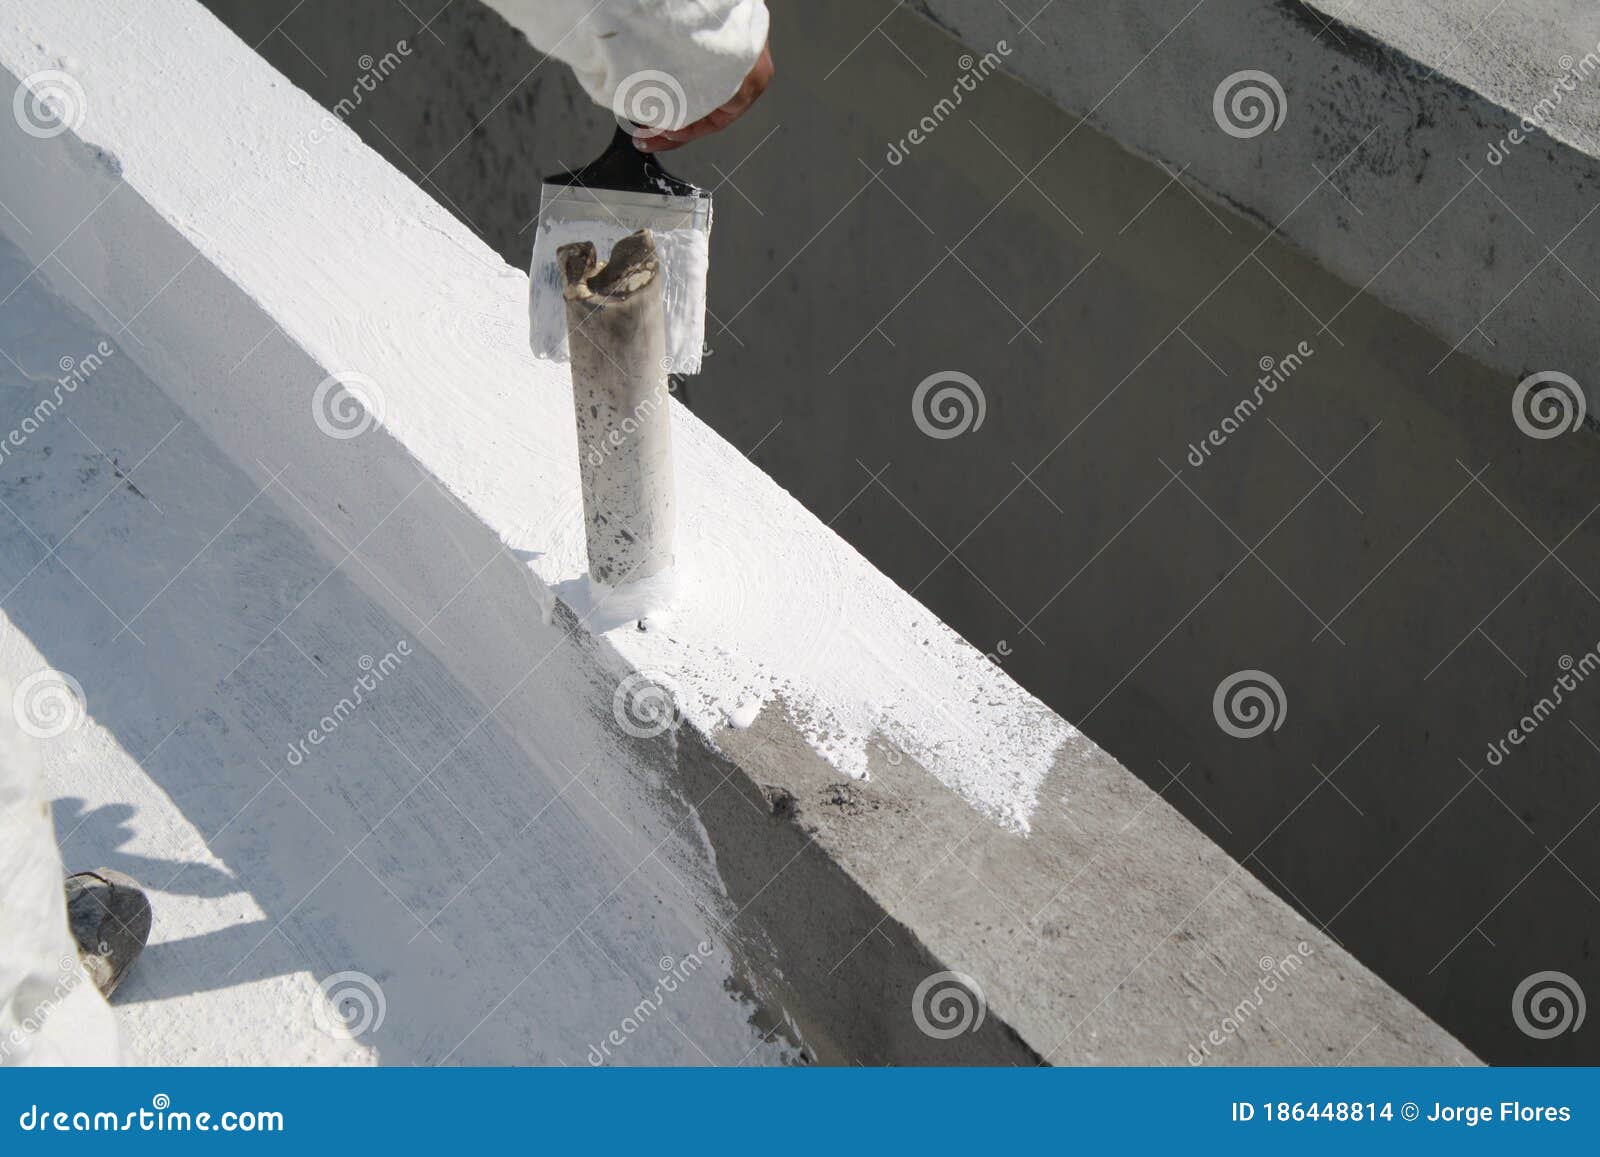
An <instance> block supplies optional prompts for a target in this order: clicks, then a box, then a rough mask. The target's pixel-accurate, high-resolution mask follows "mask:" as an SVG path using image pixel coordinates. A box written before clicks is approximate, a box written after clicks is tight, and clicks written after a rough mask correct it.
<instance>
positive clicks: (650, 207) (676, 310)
mask: <svg viewBox="0 0 1600 1157" xmlns="http://www.w3.org/2000/svg"><path fill="white" fill-rule="evenodd" d="M538 220H539V228H538V231H537V232H536V233H535V235H534V241H533V264H532V266H531V268H530V269H529V271H528V276H529V281H530V283H531V285H530V295H529V304H528V307H529V315H530V321H531V334H532V345H533V354H534V356H535V357H538V358H545V359H548V360H550V361H556V362H565V361H567V360H568V357H569V347H568V341H567V318H566V308H565V302H564V300H563V297H562V291H563V289H564V285H563V280H562V270H561V267H560V264H559V262H558V261H557V258H556V251H557V250H558V249H560V248H561V246H563V245H567V244H570V243H574V242H579V241H588V242H590V243H591V244H593V245H594V246H595V248H596V250H597V251H598V252H600V253H607V252H609V251H610V250H611V247H612V246H613V245H614V244H615V243H616V242H617V241H619V240H621V239H622V238H623V237H626V236H628V234H630V233H633V232H635V231H637V230H639V229H648V230H649V231H650V234H651V236H652V238H653V240H654V242H655V248H656V255H657V260H658V261H659V263H660V273H661V280H662V284H661V299H662V309H663V312H664V317H665V323H666V331H665V336H666V353H665V354H664V355H663V356H664V358H665V361H664V363H663V368H665V369H666V370H668V371H670V372H671V373H675V374H696V373H699V372H700V353H701V348H702V346H703V345H704V343H705V329H706V271H707V268H708V266H709V264H710V260H711V249H710V240H711V194H710V193H709V192H708V191H706V190H705V189H701V188H698V187H697V186H695V185H691V184H689V182H687V181H681V180H679V179H678V178H676V177H674V176H672V175H671V174H670V173H668V172H667V171H666V170H665V169H663V168H662V167H661V163H660V162H659V161H658V160H657V159H656V158H655V157H654V156H652V155H650V154H649V153H642V152H640V151H639V150H638V149H636V148H634V146H633V139H632V136H631V134H630V133H629V132H628V130H627V129H624V128H620V127H619V128H618V129H617V132H616V135H615V136H613V137H612V139H611V145H610V147H609V148H607V149H606V151H605V152H604V153H603V154H601V156H600V157H599V159H597V160H595V161H592V162H590V163H589V164H588V165H585V166H584V167H583V168H581V169H578V170H575V171H574V172H570V173H562V174H559V175H558V176H553V177H547V178H545V181H544V185H543V188H542V189H541V190H540V196H539V218H538Z"/></svg>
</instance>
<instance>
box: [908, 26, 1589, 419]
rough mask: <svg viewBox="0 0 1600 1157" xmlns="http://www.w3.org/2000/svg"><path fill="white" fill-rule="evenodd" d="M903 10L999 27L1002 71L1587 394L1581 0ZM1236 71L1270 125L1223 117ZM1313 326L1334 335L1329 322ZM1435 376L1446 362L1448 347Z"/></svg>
mask: <svg viewBox="0 0 1600 1157" xmlns="http://www.w3.org/2000/svg"><path fill="white" fill-rule="evenodd" d="M915 6H916V7H917V8H918V9H919V10H921V11H922V12H923V13H924V14H925V15H927V16H929V17H930V18H931V19H933V20H934V21H936V22H937V23H939V24H941V25H942V26H944V27H945V28H947V29H948V30H950V31H951V32H952V33H953V34H955V35H956V36H958V37H960V38H961V39H962V40H964V41H966V43H968V44H969V45H972V46H973V47H974V49H975V50H976V51H979V52H981V51H983V50H985V49H990V48H992V47H993V46H994V45H995V44H996V43H997V42H998V41H1000V40H1005V41H1006V43H1007V45H1008V47H1009V49H1010V52H1009V54H1007V55H1005V56H1004V58H1003V61H1002V66H1003V67H1004V68H1006V69H1008V70H1010V71H1011V72H1013V73H1014V74H1015V75H1017V76H1018V77H1020V78H1022V79H1023V80H1025V81H1027V82H1028V83H1029V84H1031V85H1033V86H1034V87H1035V88H1037V89H1039V90H1040V91H1042V92H1043V93H1045V94H1046V95H1047V96H1049V97H1050V98H1051V99H1053V100H1054V101H1056V102H1057V103H1058V104H1060V105H1061V106H1062V107H1063V108H1065V109H1067V110H1069V111H1071V112H1074V113H1077V114H1079V115H1081V116H1084V117H1086V118H1087V119H1088V120H1089V121H1091V122H1092V123H1093V124H1095V125H1097V126H1099V127H1101V128H1102V129H1104V130H1105V131H1106V132H1108V133H1110V134H1111V135H1112V136H1114V137H1115V138H1116V139H1117V140H1118V141H1119V142H1121V143H1122V144H1123V145H1124V146H1126V147H1127V148H1129V149H1131V150H1133V151H1135V152H1137V153H1140V154H1142V155H1145V156H1149V157H1152V158H1155V159H1158V160H1160V161H1163V162H1167V163H1169V164H1171V165H1172V166H1173V167H1174V168H1181V169H1182V172H1183V178H1182V179H1183V180H1185V181H1187V182H1189V183H1190V184H1192V185H1194V186H1196V187H1198V188H1201V189H1203V190H1206V191H1208V192H1210V193H1211V194H1212V195H1213V196H1215V197H1217V198H1219V199H1220V200H1222V201H1224V202H1226V203H1227V204H1229V205H1231V206H1232V207H1234V208H1235V209H1237V210H1239V211H1240V212H1242V213H1245V214H1247V215H1249V216H1252V217H1254V218H1256V219H1258V220H1260V221H1262V222H1264V223H1265V224H1266V225H1267V226H1268V227H1269V228H1272V229H1273V230H1274V231H1275V232H1276V233H1278V234H1279V235H1281V236H1283V237H1285V238H1287V239H1288V240H1290V241H1292V242H1294V243H1295V244H1296V245H1298V246H1299V247H1300V248H1302V249H1303V250H1305V251H1306V252H1307V253H1309V254H1311V255H1312V256H1313V257H1314V258H1316V260H1317V261H1318V262H1319V263H1321V264H1322V265H1324V266H1325V267H1327V268H1328V269H1330V270H1332V271H1333V272H1335V273H1337V274H1338V275H1340V276H1341V277H1342V278H1344V279H1345V280H1346V281H1348V282H1350V283H1351V284H1352V285H1355V286H1358V287H1361V288H1363V289H1365V290H1367V291H1368V292H1370V293H1372V294H1373V295H1374V296H1376V297H1377V298H1379V299H1380V300H1381V301H1383V302H1384V303H1385V304H1387V305H1389V306H1391V307H1393V308H1394V309H1397V310H1399V311H1400V312H1402V313H1405V314H1407V315H1409V316H1411V317H1412V318H1415V319H1416V320H1418V321H1420V322H1421V323H1422V324H1424V325H1425V326H1427V327H1428V328H1429V329H1431V330H1432V331H1433V332H1435V333H1437V334H1438V335H1440V336H1442V337H1443V338H1444V339H1445V341H1446V342H1447V343H1449V344H1451V345H1452V346H1453V349H1454V352H1455V354H1456V355H1464V356H1469V357H1473V358H1476V359H1478V360H1480V361H1482V362H1484V363H1486V364H1488V365H1490V366H1493V367H1496V368H1498V369H1502V370H1506V371H1509V372H1510V373H1512V374H1516V375H1518V376H1521V375H1523V374H1526V373H1529V372H1532V371H1538V370H1559V371H1562V372H1565V373H1568V374H1570V375H1571V376H1573V377H1575V378H1577V379H1578V380H1579V381H1580V383H1581V384H1583V385H1584V387H1585V388H1586V390H1587V391H1588V395H1589V402H1590V407H1589V408H1590V411H1591V413H1592V412H1593V411H1594V410H1595V402H1596V401H1597V400H1600V380H1597V379H1596V378H1595V376H1594V375H1593V373H1592V372H1591V371H1592V367H1593V366H1594V365H1595V364H1596V363H1597V362H1600V327H1597V326H1596V325H1595V324H1594V321H1595V311H1596V309H1600V303H1597V301H1596V298H1595V292H1596V290H1594V289H1591V288H1588V286H1593V285H1594V279H1593V278H1592V277H1591V276H1590V275H1589V273H1588V272H1587V271H1589V270H1593V269H1596V268H1600V221H1597V220H1596V219H1595V218H1594V217H1592V216H1591V214H1592V213H1593V212H1594V210H1595V207H1596V204H1597V203H1600V132H1597V130H1596V127H1595V126H1596V123H1597V120H1596V110H1597V109H1600V11H1596V9H1595V8H1594V6H1593V5H1589V4H1585V3H1582V2H1581V0H1560V2H1558V3H1554V4H1548V3H1534V2H1533V0H1516V2H1514V3H1509V4H1507V3H1497V2H1496V0H1472V2H1470V3H1460V2H1456V0H1418V2H1414V3H1407V4H1394V3H1391V2H1389V0H1305V2H1302V0H1199V2H1198V3H1197V2H1196V0H1132V2H1131V3H1121V4H1099V5H1096V4H1089V5H1083V4H1072V5H1069V4H1050V5H1044V6H1043V7H1042V8H1040V9H1039V11H1038V12H1037V14H1030V13H1022V14H1021V15H1020V16H1018V15H1014V14H1013V9H1011V8H1009V7H1008V6H1006V5H996V4H990V3H986V2H985V0H915ZM1030 17H1031V18H1030ZM1023 21H1025V22H1026V24H1025V27H1024V26H1023V24H1022V23H1021V22H1023ZM1246 70H1249V71H1255V72H1262V73H1266V74H1268V75H1269V76H1270V77H1271V78H1272V80H1273V82H1274V83H1276V85H1277V86H1278V88H1279V89H1280V91H1281V93H1282V97H1281V99H1278V98H1277V97H1272V96H1269V100H1270V101H1271V106H1272V108H1271V115H1270V116H1269V120H1271V121H1273V122H1274V123H1277V121H1276V117H1277V113H1278V112H1279V111H1280V110H1281V111H1282V113H1283V116H1282V120H1281V123H1277V127H1276V128H1273V129H1269V128H1267V127H1266V126H1265V125H1261V126H1259V131H1257V128H1258V126H1257V125H1255V124H1253V123H1242V124H1240V125H1236V126H1234V129H1235V131H1234V132H1228V131H1224V129H1223V128H1222V127H1221V126H1220V123H1219V120H1218V118H1217V115H1216V113H1215V100H1216V98H1217V95H1218V91H1219V89H1220V88H1222V86H1223V85H1224V82H1225V81H1226V80H1227V79H1228V78H1229V77H1230V76H1233V75H1234V74H1236V73H1239V72H1243V71H1246ZM1236 88H1237V84H1235V85H1234V86H1232V87H1231V88H1230V89H1229V91H1230V93H1231V92H1232V91H1233V90H1234V89H1236ZM1257 88H1258V90H1259V91H1262V92H1269V91H1270V90H1269V89H1268V88H1266V87H1264V86H1257ZM1519 137H1520V138H1521V141H1522V143H1520V144H1519V143H1515V142H1516V140H1517V139H1518V138H1519ZM1508 141H1510V142H1512V143H1510V144H1509V145H1508V144H1507V142H1508ZM1056 144H1057V145H1058V147H1060V148H1064V149H1068V150H1070V148H1071V143H1070V140H1069V139H1068V138H1066V137H1064V138H1063V139H1062V140H1061V141H1059V142H1056ZM1329 185H1331V186H1332V189H1331V190H1330V189H1329V188H1328V186H1329ZM1322 321H1323V322H1324V323H1325V324H1328V325H1331V326H1332V327H1333V328H1334V330H1335V331H1337V329H1338V318H1337V317H1335V316H1325V317H1323V318H1322ZM1433 372H1434V373H1444V374H1448V373H1449V359H1448V358H1446V359H1443V360H1441V361H1440V362H1439V363H1438V364H1437V365H1436V366H1435V367H1434V368H1433Z"/></svg>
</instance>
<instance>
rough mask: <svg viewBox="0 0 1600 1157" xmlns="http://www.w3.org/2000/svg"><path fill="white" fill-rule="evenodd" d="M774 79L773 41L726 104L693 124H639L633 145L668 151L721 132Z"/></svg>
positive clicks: (647, 150) (744, 111)
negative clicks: (669, 126) (668, 126)
mask: <svg viewBox="0 0 1600 1157" xmlns="http://www.w3.org/2000/svg"><path fill="white" fill-rule="evenodd" d="M771 83H772V50H771V45H770V44H764V45H762V46H761V55H760V56H759V57H758V58H757V59H756V63H755V67H753V68H752V69H751V70H750V72H749V74H748V75H746V76H745V78H744V83H743V84H741V85H740V86H739V91H738V92H736V93H734V94H733V96H732V97H731V98H729V100H728V101H727V103H726V104H723V105H721V106H719V107H718V108H714V109H712V110H711V111H710V112H709V113H707V114H706V115H705V116H703V117H701V118H700V119H699V120H697V121H695V122H694V123H693V124H687V125H684V126H683V127H682V128H681V129H653V128H650V127H649V126H647V125H637V126H635V127H634V130H633V146H634V148H636V149H639V150H640V151H641V152H646V153H664V152H667V151H668V150H669V149H676V148H679V147H681V146H683V145H686V144H688V143H689V142H690V141H693V140H698V139H699V138H700V137H703V136H707V135H709V134H711V133H715V132H720V131H721V130H723V129H725V128H727V127H728V126H729V125H730V124H732V123H733V122H734V121H736V120H738V119H739V118H740V117H742V116H743V115H744V114H745V113H746V112H748V111H749V109H750V106H751V105H753V104H755V102H756V98H757V97H759V96H760V95H761V94H762V93H763V92H765V91H766V89H767V85H769V84H771Z"/></svg>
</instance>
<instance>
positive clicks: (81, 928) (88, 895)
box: [67, 868, 150, 999]
mask: <svg viewBox="0 0 1600 1157" xmlns="http://www.w3.org/2000/svg"><path fill="white" fill-rule="evenodd" d="M67 923H68V925H69V926H70V927H71V929H72V938H73V939H74V940H76V941H77V942H78V958H79V959H80V960H82V961H83V967H84V971H86V972H87V973H88V974H89V979H91V980H93V981H94V984H95V987H96V988H98V989H99V990H100V994H101V995H102V996H104V997H106V998H108V999H109V998H110V996H111V994H112V993H113V992H115V991H116V988H117V985H119V984H121V983H122V978H123V977H124V976H126V975H127V974H128V969H129V968H130V967H132V965H133V962H134V961H135V960H137V959H138V958H139V953H140V952H142V951H144V946H145V942H146V941H147V940H149V939H150V901H149V899H148V898H147V897H146V896H145V894H144V889H143V888H141V887H139V883H138V881H137V880H135V879H134V878H133V877H132V876H128V875H125V874H124V873H122V872H118V871H114V870H112V869H111V868H96V869H95V870H94V871H92V872H78V873H76V874H75V875H72V876H68V877H67Z"/></svg>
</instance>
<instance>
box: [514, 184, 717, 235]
mask: <svg viewBox="0 0 1600 1157" xmlns="http://www.w3.org/2000/svg"><path fill="white" fill-rule="evenodd" d="M552 215H559V216H560V218H561V219H562V220H563V221H598V222H601V223H604V224H606V225H614V226H617V227H618V228H621V229H624V230H626V231H627V232H629V233H631V232H633V231H634V230H635V229H649V230H651V231H652V232H661V233H664V232H667V231H668V230H671V229H695V230H698V231H699V232H701V233H709V232H711V195H710V194H709V193H703V192H695V193H689V194H672V193H643V192H636V191H634V190H631V189H590V188H585V187H583V186H581V185H551V184H546V185H545V186H544V188H543V189H542V190H541V194H540V198H539V219H540V220H541V221H544V220H546V219H548V218H549V217H550V216H552Z"/></svg>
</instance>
